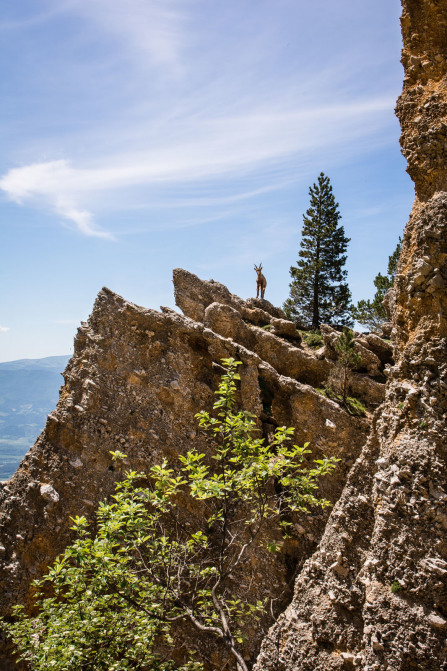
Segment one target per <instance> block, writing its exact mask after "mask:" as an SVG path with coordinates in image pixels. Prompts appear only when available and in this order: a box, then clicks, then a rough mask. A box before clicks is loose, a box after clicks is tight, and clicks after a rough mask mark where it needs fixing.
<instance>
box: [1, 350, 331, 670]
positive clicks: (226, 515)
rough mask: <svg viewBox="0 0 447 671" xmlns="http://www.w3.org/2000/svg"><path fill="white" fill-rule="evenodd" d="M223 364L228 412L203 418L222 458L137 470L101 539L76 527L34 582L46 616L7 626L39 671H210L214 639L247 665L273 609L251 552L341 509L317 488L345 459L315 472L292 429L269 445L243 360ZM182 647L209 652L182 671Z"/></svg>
mask: <svg viewBox="0 0 447 671" xmlns="http://www.w3.org/2000/svg"><path fill="white" fill-rule="evenodd" d="M223 364H224V367H225V368H226V372H225V374H224V375H223V376H222V378H221V382H220V385H219V388H218V390H217V391H216V396H217V399H216V401H215V403H214V416H211V415H210V414H209V413H208V412H206V411H201V412H199V413H198V414H197V415H196V417H197V419H198V421H199V426H200V427H201V429H202V430H203V431H204V432H205V434H206V435H207V436H208V441H209V453H208V454H202V453H200V452H198V451H197V449H195V448H192V449H190V450H189V451H187V452H186V454H185V455H184V456H180V457H179V461H180V464H178V465H177V468H176V470H174V469H173V468H171V467H170V466H169V465H168V463H167V461H166V460H165V461H163V462H162V463H161V464H158V465H155V466H152V467H151V468H150V469H149V472H148V473H137V472H135V471H130V472H128V473H126V477H125V479H124V480H123V481H122V482H119V483H118V484H117V485H116V491H115V494H114V496H113V497H112V502H103V503H101V504H100V506H99V509H98V512H97V532H96V535H94V534H93V532H92V530H91V528H90V527H89V524H88V522H87V520H86V519H85V517H77V518H75V519H74V520H73V522H74V526H73V529H74V530H75V532H76V540H75V541H74V543H73V544H72V545H70V546H69V547H68V548H67V549H66V550H65V552H64V553H63V554H62V555H61V557H59V558H58V559H57V560H56V562H55V563H54V565H53V566H52V568H51V569H50V570H49V572H48V574H47V575H46V576H45V577H44V578H43V579H41V580H39V581H36V582H35V583H34V585H35V587H37V590H38V593H37V603H36V606H37V608H36V611H37V615H33V616H30V617H29V616H27V615H26V614H25V612H24V610H23V608H22V607H21V606H17V607H16V608H15V609H14V614H15V617H16V621H15V622H14V623H12V624H11V623H5V622H3V627H4V628H5V629H6V631H7V633H8V634H9V636H10V637H11V638H12V640H13V642H14V644H15V645H16V647H17V650H18V652H19V658H20V659H21V660H24V661H25V662H27V663H28V664H29V665H30V667H31V668H32V669H33V671H48V669H52V670H53V671H84V669H85V670H87V669H88V670H89V671H130V670H133V671H141V670H142V669H145V670H147V671H149V670H150V671H174V670H175V671H198V670H199V669H202V664H201V662H200V661H197V657H200V654H201V650H202V645H201V639H203V635H204V634H205V635H206V636H209V637H214V638H215V639H216V640H217V641H219V642H220V644H221V645H223V646H224V649H225V651H226V653H227V654H228V655H229V656H233V659H234V662H235V665H236V666H237V668H238V669H239V671H247V665H246V662H245V660H244V657H243V655H242V652H241V644H243V642H244V631H246V630H247V628H251V627H253V626H254V625H255V624H256V622H257V621H258V619H259V617H260V616H261V614H262V613H263V612H264V611H265V608H266V601H267V598H268V594H269V587H270V586H269V585H267V586H266V591H265V598H263V599H261V600H259V599H258V600H256V601H254V600H250V595H249V593H248V592H247V588H246V583H247V582H250V581H255V582H256V581H257V580H258V579H257V577H256V573H255V568H256V567H255V566H252V565H251V561H250V553H251V552H255V553H256V554H258V553H259V552H260V551H261V549H262V548H264V551H269V552H276V551H278V550H279V547H280V544H279V543H278V537H279V538H281V533H283V534H287V529H288V526H289V525H290V522H289V521H287V520H288V518H290V515H291V514H292V513H293V512H294V511H298V512H305V511H308V510H309V508H310V507H311V506H321V507H326V506H328V505H330V503H329V501H327V500H325V499H321V498H318V496H317V489H318V483H319V479H320V477H321V476H322V475H326V474H328V473H331V472H332V471H333V469H334V468H335V461H337V460H336V459H318V460H315V461H314V462H313V464H312V465H311V467H310V468H307V467H306V466H305V464H304V461H305V459H306V458H307V455H308V454H309V452H310V450H308V449H307V444H306V445H305V446H304V447H298V446H297V445H292V444H291V439H292V435H293V429H291V428H286V427H279V428H278V429H277V430H276V432H275V434H274V436H273V439H272V441H271V443H265V442H264V440H263V439H262V438H259V437H257V436H256V433H257V431H258V430H257V428H256V422H255V418H254V416H253V415H251V414H250V413H248V412H245V411H237V410H236V409H235V397H236V390H237V383H238V380H239V374H238V373H237V366H238V365H240V362H238V361H234V360H233V359H224V360H223ZM112 456H113V459H114V461H118V462H120V461H121V460H122V459H123V458H124V457H125V455H123V454H122V453H120V452H112ZM179 502H181V503H179ZM190 510H196V514H195V515H192V514H191V513H190V512H188V511H190ZM199 510H201V511H202V514H201V515H199V514H197V512H198V511H199ZM247 572H248V574H247ZM174 622H175V623H176V628H175V629H174V628H173V623H174ZM185 630H186V631H187V632H188V631H189V633H190V632H191V630H195V631H196V632H197V634H198V640H197V643H196V644H195V645H194V642H192V643H191V639H190V638H186V639H185V640H182V638H181V636H182V634H183V632H184V631H185ZM182 645H184V646H185V647H186V648H187V649H189V650H191V648H192V649H193V650H192V652H194V653H195V657H194V658H191V659H190V660H188V661H185V662H184V663H181V664H180V665H177V664H175V663H174V662H172V661H170V660H169V658H170V651H171V650H172V649H174V648H176V647H181V646H182Z"/></svg>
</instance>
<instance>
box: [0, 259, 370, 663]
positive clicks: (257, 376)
mask: <svg viewBox="0 0 447 671" xmlns="http://www.w3.org/2000/svg"><path fill="white" fill-rule="evenodd" d="M174 280H175V293H176V297H177V301H178V303H179V304H180V305H181V306H182V307H183V309H184V310H185V312H187V313H189V314H191V315H193V316H194V317H195V320H193V319H192V318H189V317H188V316H183V315H180V314H178V313H176V312H175V311H174V310H171V309H168V308H162V311H161V312H157V311H155V310H148V309H144V308H142V307H139V306H137V305H134V304H132V303H129V302H128V301H126V300H124V299H123V298H121V297H120V296H118V295H116V294H114V293H113V292H111V291H110V290H108V289H103V290H102V291H101V292H100V293H99V295H98V298H97V300H96V302H95V306H94V309H93V312H92V314H91V316H90V318H89V320H88V322H87V323H84V324H82V326H81V327H80V328H79V330H78V334H77V336H76V339H75V352H74V356H73V357H72V359H71V360H70V362H69V364H68V366H67V369H66V370H65V373H64V377H65V385H64V387H63V388H62V390H61V393H60V400H59V403H58V405H57V408H56V409H55V410H54V412H52V413H51V415H50V416H49V417H48V420H47V423H46V427H45V430H44V432H43V433H42V435H41V436H40V437H39V439H38V440H37V442H36V444H35V445H34V447H33V448H32V449H31V450H30V451H29V453H28V454H27V455H26V457H25V458H24V460H23V461H22V463H21V466H20V468H19V469H18V471H17V472H16V474H15V475H14V477H13V478H12V479H11V480H10V481H9V482H8V484H7V486H5V487H4V488H3V489H2V491H1V492H0V553H1V555H0V560H1V584H2V600H1V607H2V612H3V613H5V612H8V610H9V608H10V607H11V606H12V605H13V604H15V603H17V602H20V603H24V604H26V605H27V604H29V602H30V594H31V592H32V589H31V588H30V582H31V581H32V580H33V579H34V578H36V577H38V576H40V575H42V573H43V572H44V571H45V569H46V567H47V566H48V564H49V563H50V562H51V561H52V560H53V559H54V558H55V556H56V555H57V554H58V553H59V552H61V551H62V550H63V549H64V547H65V546H66V545H67V543H68V542H69V541H70V538H71V531H70V526H71V523H70V518H71V517H72V516H74V515H82V514H84V515H87V516H88V517H93V514H94V511H95V509H96V507H97V504H98V502H99V501H100V500H102V499H104V498H105V497H107V496H109V495H110V494H111V492H112V491H113V488H114V482H115V480H116V478H117V477H119V473H117V472H115V471H114V470H113V466H112V463H111V458H110V450H114V449H117V448H119V449H120V450H121V451H122V452H124V453H125V454H126V455H127V463H128V465H129V467H132V468H134V469H137V470H138V469H141V470H147V469H148V468H149V467H150V466H151V465H153V464H154V463H156V462H159V461H161V459H162V458H167V459H169V461H170V462H171V463H175V462H176V459H177V455H178V454H180V453H182V452H183V451H185V450H186V449H188V448H190V447H191V446H192V445H196V446H197V447H198V449H199V450H201V451H203V450H206V442H205V439H204V437H203V436H201V435H200V434H199V433H198V431H197V425H196V421H195V419H194V414H195V413H196V412H197V411H198V410H199V409H201V408H208V409H211V406H212V402H213V399H214V391H215V389H216V388H217V384H218V381H219V378H220V374H221V372H222V368H221V366H220V361H221V359H222V358H223V357H229V356H233V357H235V358H237V359H239V360H241V361H242V362H243V366H242V367H241V371H240V372H241V389H240V401H241V404H242V406H243V407H245V408H246V409H249V410H250V411H252V412H254V413H255V414H256V415H257V416H258V417H259V428H260V429H261V430H262V431H263V434H264V436H266V437H268V436H269V435H270V434H271V433H272V431H273V430H274V428H275V426H283V425H287V426H294V427H295V439H296V442H297V443H298V444H303V443H305V442H309V443H310V446H311V448H312V451H313V456H314V457H319V456H321V455H322V454H326V455H334V456H337V457H340V458H341V462H340V464H339V467H338V468H337V471H336V474H335V475H333V476H331V477H330V478H327V480H326V481H324V482H323V483H322V487H321V493H322V495H325V496H327V497H329V498H330V499H332V500H333V501H336V500H337V499H338V497H339V496H340V493H341V491H342V489H343V486H344V483H345V481H346V477H347V473H348V471H349V468H350V466H351V465H352V463H353V462H354V461H355V459H356V458H357V456H358V455H359V453H360V450H361V447H362V445H363V444H364V442H365V439H366V436H367V433H368V430H369V422H368V421H367V420H366V419H364V418H356V417H352V416H350V415H348V414H347V413H346V412H345V411H344V410H343V409H342V408H340V407H339V406H338V405H337V404H336V403H334V402H332V401H331V400H329V399H327V398H325V397H324V396H322V395H321V394H319V393H318V392H317V391H316V390H315V389H314V388H313V387H312V386H311V385H310V384H307V382H308V381H310V382H312V381H315V380H320V379H323V378H324V377H325V375H326V374H327V370H328V369H329V368H330V367H331V366H332V365H333V364H332V363H330V362H325V361H319V360H318V359H316V357H315V356H314V355H313V354H312V353H309V352H306V351H305V350H304V349H302V348H301V347H300V346H299V337H297V334H296V331H294V330H293V329H292V326H294V325H293V324H292V325H291V324H290V323H289V322H287V321H286V320H284V319H283V317H284V316H283V315H282V313H281V311H279V310H278V309H277V308H274V307H273V306H271V304H270V303H268V302H267V301H264V300H256V299H251V300H249V301H243V300H242V299H240V298H238V297H236V296H232V295H231V294H230V293H229V292H228V290H227V289H226V288H225V287H223V286H222V285H218V284H217V283H215V282H212V283H209V282H203V281H201V280H199V278H197V277H195V276H194V275H191V274H190V273H187V272H186V271H180V270H178V271H176V272H175V274H174ZM256 323H258V324H259V323H261V324H267V325H270V326H271V327H272V328H273V329H274V331H275V333H280V334H282V335H281V336H279V335H275V333H273V332H272V333H269V332H267V331H265V330H264V329H262V328H259V327H258V326H255V324H256ZM312 367H314V368H312ZM382 386H383V385H379V387H382ZM326 519H327V512H326V511H322V510H315V512H314V513H313V514H312V515H311V516H307V517H306V516H302V518H301V517H299V518H298V519H297V526H296V528H295V535H294V536H292V537H291V538H290V539H289V540H288V541H287V542H286V543H285V544H284V548H283V552H282V553H281V554H280V555H278V557H277V559H275V560H272V557H271V555H270V554H269V555H268V556H265V557H262V556H259V557H256V564H255V565H256V576H257V578H256V581H254V582H253V585H254V587H253V589H254V590H255V593H254V594H253V596H254V597H256V594H257V592H256V590H258V591H259V595H260V594H261V592H267V593H270V594H271V596H272V597H273V598H274V599H275V603H276V604H277V607H276V608H277V612H276V613H275V614H276V615H277V614H279V612H281V610H283V609H284V608H285V606H286V605H287V602H288V600H290V598H291V591H290V586H291V581H292V583H293V576H294V572H295V569H296V567H299V566H301V565H302V563H303V562H304V560H305V559H306V558H307V557H308V556H310V554H311V553H312V551H313V550H314V548H315V545H316V542H317V541H318V539H319V537H321V534H322V532H323V529H324V526H325V522H326ZM271 623H272V617H271V615H270V614H268V613H267V614H266V617H265V618H264V621H263V623H262V626H261V628H260V629H259V631H258V632H251V634H250V640H249V643H248V644H247V646H246V649H245V651H244V652H245V654H246V655H247V657H248V658H251V660H252V662H254V659H255V656H256V654H257V652H258V650H259V646H260V641H261V638H262V636H263V628H264V631H265V630H266V629H267V628H268V626H269V625H270V624H271ZM203 646H204V649H205V648H207V655H208V657H209V658H210V659H216V655H217V659H219V654H220V653H219V651H218V650H216V649H215V646H213V643H212V642H209V641H204V642H203ZM222 663H223V662H222ZM217 664H218V662H216V665H217ZM0 668H1V669H2V671H6V670H7V669H12V668H16V667H15V665H14V663H13V662H12V661H11V659H10V658H9V657H8V655H7V653H4V655H3V657H2V658H0Z"/></svg>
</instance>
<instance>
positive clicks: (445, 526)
mask: <svg viewBox="0 0 447 671" xmlns="http://www.w3.org/2000/svg"><path fill="white" fill-rule="evenodd" d="M402 4H403V14H402V33H403V40H404V48H403V55H402V62H403V65H404V67H405V79H404V87H403V93H402V95H401V96H400V98H399V101H398V104H397V115H398V117H399V119H400V121H401V126H402V138H401V144H402V150H403V153H404V156H405V157H406V159H407V161H408V172H409V174H410V175H411V177H412V178H413V180H414V183H415V191H416V199H415V202H414V207H413V210H412V213H411V216H410V220H409V222H408V224H407V226H406V229H405V235H404V241H403V248H402V256H401V259H400V262H399V268H398V273H397V275H396V283H395V290H394V292H393V295H392V296H389V297H388V303H389V307H390V309H391V311H392V313H393V334H394V343H395V357H396V362H395V365H394V366H393V367H392V368H391V369H390V371H389V380H388V384H387V388H386V399H385V402H384V404H383V405H382V406H381V408H380V409H379V411H378V412H377V414H376V416H375V420H374V425H373V431H372V434H371V436H370V439H369V441H368V442H367V444H366V446H365V447H364V449H363V450H362V453H361V455H360V457H359V458H358V459H357V461H356V463H355V465H354V467H353V469H352V471H351V473H350V475H349V478H348V482H347V485H346V487H345V489H344V491H343V494H342V496H341V498H340V500H339V501H338V503H337V505H336V506H335V508H334V510H333V512H332V514H331V516H330V519H329V521H328V524H327V527H326V530H325V533H324V535H323V537H322V539H321V542H320V544H319V547H318V550H317V552H316V553H315V554H314V555H313V556H312V557H311V558H310V559H309V560H308V561H307V562H306V564H305V566H304V568H303V571H302V573H301V575H300V576H299V577H298V580H297V582H296V586H295V594H294V598H293V601H292V603H291V605H290V606H289V608H288V609H287V610H286V612H285V613H284V614H283V615H282V616H281V617H280V618H279V620H278V622H277V624H276V625H275V626H274V627H273V628H272V630H271V631H270V633H269V636H268V637H267V639H266V640H265V642H264V645H263V648H262V651H261V654H260V656H259V659H258V663H257V666H256V667H255V668H256V669H257V670H258V671H270V670H271V671H273V670H275V671H285V669H287V671H298V670H300V671H304V670H306V671H310V670H311V669H312V671H323V670H324V671H329V670H331V671H332V670H335V669H340V670H341V669H351V668H358V669H362V670H364V671H373V670H374V671H382V670H383V671H385V669H387V670H388V671H409V670H410V669H418V670H420V671H422V670H426V671H437V670H440V669H447V647H446V634H447V589H446V577H447V540H446V530H447V507H446V502H447V486H446V485H447V482H446V475H447V464H446V442H445V440H446V419H447V294H446V286H447V282H446V281H447V170H446V161H445V157H446V146H447V145H446V140H447V77H446V74H447V63H446V58H447V39H446V35H447V2H446V1H445V0H403V3H402Z"/></svg>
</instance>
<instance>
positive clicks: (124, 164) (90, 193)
mask: <svg viewBox="0 0 447 671" xmlns="http://www.w3.org/2000/svg"><path fill="white" fill-rule="evenodd" d="M289 103H290V101H289ZM391 104H392V103H391V100H389V99H374V100H366V101H353V102H350V103H349V102H348V103H344V104H338V105H332V106H330V107H329V106H322V107H303V108H301V109H299V108H298V111H296V110H295V109H293V108H292V109H290V108H289V109H285V110H284V108H282V106H281V105H280V104H278V103H277V104H276V105H275V106H274V107H273V106H266V105H264V106H260V107H257V108H256V107H255V108H254V109H252V110H251V111H247V112H246V113H244V114H242V113H241V114H239V115H231V116H224V115H220V116H218V115H216V114H215V113H214V114H210V115H209V116H208V117H207V118H204V117H203V115H201V116H199V117H197V116H196V115H194V114H191V115H190V116H188V115H186V114H185V115H184V116H180V117H179V119H178V121H177V123H176V124H175V123H172V122H169V124H166V125H165V126H163V124H162V121H160V123H159V125H158V127H157V135H155V134H153V135H152V136H150V137H148V138H147V140H146V144H145V146H144V147H141V145H139V146H138V148H136V147H134V149H133V151H132V150H129V151H127V152H120V153H116V154H114V155H103V156H99V157H97V158H96V160H95V164H92V162H90V163H89V164H87V165H85V166H82V165H79V166H78V165H73V164H72V163H71V162H70V161H69V160H66V159H61V160H55V161H45V162H41V163H33V164H30V165H26V166H23V167H20V168H13V169H11V170H9V171H8V172H7V173H6V174H4V175H3V176H2V177H1V178H0V189H2V190H3V191H4V192H5V193H6V194H7V196H8V197H9V198H10V199H12V200H14V201H15V202H17V203H20V204H31V205H34V206H38V207H42V206H43V207H45V208H48V207H50V208H51V209H52V211H53V212H54V213H55V214H57V215H60V216H61V217H63V218H64V219H65V220H67V221H68V222H71V224H74V225H75V227H76V229H77V230H78V231H79V232H80V233H82V234H84V235H86V236H90V237H101V238H108V239H113V235H112V233H110V232H108V231H105V230H102V229H101V228H100V227H99V226H97V225H96V224H95V222H94V217H93V213H94V212H98V211H99V212H100V211H101V210H104V205H102V204H101V201H104V200H105V201H107V198H105V196H107V195H108V194H110V195H112V194H114V195H116V193H117V192H125V191H126V190H129V189H135V188H138V187H139V188H141V187H143V188H145V189H147V188H149V187H163V188H166V187H169V186H170V187H173V186H174V185H179V184H182V183H183V184H184V185H187V184H191V183H192V182H197V183H202V184H203V183H210V181H213V180H216V179H219V180H221V182H222V181H223V180H225V179H232V178H240V177H241V176H242V175H244V176H246V175H247V174H252V175H255V174H258V175H264V182H267V185H266V186H263V187H261V190H263V189H267V188H268V189H272V188H275V185H276V184H278V183H281V182H284V179H285V177H284V175H285V174H287V173H288V178H290V164H291V162H292V163H293V164H294V169H295V170H296V167H297V165H299V164H300V163H303V162H308V161H309V160H314V159H312V157H319V156H321V154H322V153H323V154H324V155H325V157H326V159H327V158H328V157H330V156H331V155H334V154H335V155H337V154H339V153H343V155H345V156H346V155H349V153H351V154H352V153H354V154H355V153H356V152H358V151H364V150H365V146H364V145H365V143H370V144H371V146H373V144H374V143H376V142H377V138H376V137H375V136H376V133H377V131H378V130H382V131H383V129H384V127H386V125H387V123H388V119H389V116H390V108H391ZM382 141H383V139H382ZM258 183H259V182H258ZM250 194H253V195H257V194H259V188H258V189H252V188H247V189H246V191H245V192H244V193H242V194H240V195H239V196H238V197H237V198H245V197H249V196H250ZM186 199H187V200H188V197H187V198H186ZM230 199H233V200H234V194H233V195H232V196H230ZM124 200H126V198H124ZM205 202H206V199H205V200H204V203H203V204H205ZM192 203H194V204H195V205H197V204H198V203H197V198H194V196H192V202H191V204H192ZM199 204H200V203H199ZM105 209H107V208H105Z"/></svg>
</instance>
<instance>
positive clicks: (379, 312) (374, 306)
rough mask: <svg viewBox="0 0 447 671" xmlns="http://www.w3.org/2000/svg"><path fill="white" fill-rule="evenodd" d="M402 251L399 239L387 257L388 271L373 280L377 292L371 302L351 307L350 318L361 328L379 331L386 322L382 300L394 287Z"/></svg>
mask: <svg viewBox="0 0 447 671" xmlns="http://www.w3.org/2000/svg"><path fill="white" fill-rule="evenodd" d="M401 249H402V239H401V238H399V242H398V243H397V247H396V249H395V250H394V252H393V253H392V254H391V256H389V257H388V270H387V274H386V275H382V274H381V273H379V274H378V275H376V277H375V279H374V286H375V287H376V289H377V291H376V293H375V294H374V298H373V299H372V301H370V300H369V299H368V300H361V301H359V302H358V303H357V305H353V306H352V310H351V314H352V317H353V318H354V319H355V321H357V322H358V323H359V324H361V325H362V326H366V327H367V328H368V329H369V330H370V331H379V332H380V330H381V326H382V324H383V323H385V322H386V321H388V318H387V315H386V312H385V308H384V306H383V299H384V298H385V294H386V292H387V291H388V290H389V289H391V287H392V286H393V285H394V277H395V275H396V268H397V262H398V261H399V257H400V252H401Z"/></svg>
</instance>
